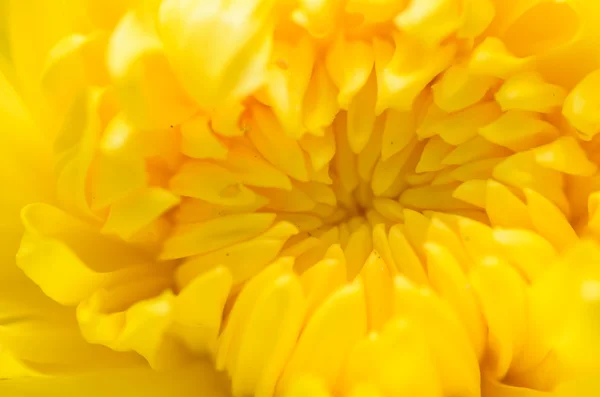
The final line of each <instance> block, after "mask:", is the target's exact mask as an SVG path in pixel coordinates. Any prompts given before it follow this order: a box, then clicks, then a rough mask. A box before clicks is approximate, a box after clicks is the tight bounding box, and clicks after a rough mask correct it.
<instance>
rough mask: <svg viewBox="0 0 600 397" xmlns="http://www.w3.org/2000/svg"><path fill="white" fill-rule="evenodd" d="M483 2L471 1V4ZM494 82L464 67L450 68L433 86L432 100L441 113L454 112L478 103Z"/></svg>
mask: <svg viewBox="0 0 600 397" xmlns="http://www.w3.org/2000/svg"><path fill="white" fill-rule="evenodd" d="M484 2H485V1H483V2H482V1H471V3H472V4H481V3H484ZM494 82H495V81H494V79H493V78H491V77H488V76H482V75H476V74H473V73H470V72H469V70H468V69H467V68H465V67H464V66H460V65H456V66H451V67H450V68H448V69H447V70H446V71H445V72H444V75H443V76H442V78H441V79H440V80H439V81H438V82H437V83H435V84H433V86H432V90H433V98H434V101H435V103H436V104H437V105H438V106H439V107H440V109H442V110H443V111H445V112H455V111H457V110H462V109H464V108H467V107H469V106H471V105H474V104H476V103H477V102H479V101H480V100H481V99H482V98H483V97H484V95H485V94H486V93H487V92H488V90H489V89H490V88H491V87H492V84H493V83H494Z"/></svg>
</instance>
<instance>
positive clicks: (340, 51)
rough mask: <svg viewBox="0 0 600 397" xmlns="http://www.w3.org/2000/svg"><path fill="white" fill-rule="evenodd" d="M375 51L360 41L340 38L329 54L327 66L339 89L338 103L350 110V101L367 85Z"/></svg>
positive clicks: (326, 59) (326, 60)
mask: <svg viewBox="0 0 600 397" xmlns="http://www.w3.org/2000/svg"><path fill="white" fill-rule="evenodd" d="M374 62H375V60H374V55H373V49H372V48H371V46H370V45H369V44H368V43H366V42H364V41H359V40H351V39H348V38H345V37H343V36H340V37H338V38H337V39H336V40H335V41H334V44H333V47H332V48H331V50H329V52H328V53H327V57H326V58H325V65H326V67H327V71H328V72H329V76H331V79H332V80H333V82H334V83H335V85H336V86H337V88H338V89H339V94H338V103H339V104H340V107H341V108H342V109H348V106H349V105H350V101H351V100H352V98H354V97H355V96H356V94H357V93H358V91H359V90H360V89H361V88H362V87H363V86H364V85H365V84H366V82H367V79H368V78H369V76H370V74H371V70H372V69H373V64H374Z"/></svg>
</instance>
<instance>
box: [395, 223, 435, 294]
mask: <svg viewBox="0 0 600 397" xmlns="http://www.w3.org/2000/svg"><path fill="white" fill-rule="evenodd" d="M403 229H406V227H405V226H403V225H395V226H392V228H391V229H390V232H389V242H390V249H391V252H392V257H393V258H394V261H395V263H396V266H397V267H398V270H399V271H400V274H403V275H404V276H406V277H408V278H409V279H410V280H412V281H413V282H415V283H417V284H428V281H427V276H426V273H425V270H424V268H423V264H422V263H421V260H420V259H419V257H418V256H417V255H416V253H415V251H414V249H413V248H412V247H411V246H410V244H409V242H408V240H407V238H406V232H405V230H403Z"/></svg>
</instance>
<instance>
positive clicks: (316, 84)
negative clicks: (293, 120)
mask: <svg viewBox="0 0 600 397" xmlns="http://www.w3.org/2000/svg"><path fill="white" fill-rule="evenodd" d="M339 110H340V109H339V105H338V102H337V89H336V87H335V85H334V84H333V81H332V79H331V77H329V74H328V73H327V69H326V68H325V65H324V63H317V64H316V65H315V68H314V69H313V74H312V77H311V79H310V82H309V84H308V87H307V88H306V94H305V95H304V106H303V114H304V125H305V126H306V128H307V129H308V131H309V132H312V133H315V132H316V131H318V130H321V129H324V128H327V127H328V126H330V125H331V123H332V122H333V119H334V118H335V115H336V114H337V112H338V111H339Z"/></svg>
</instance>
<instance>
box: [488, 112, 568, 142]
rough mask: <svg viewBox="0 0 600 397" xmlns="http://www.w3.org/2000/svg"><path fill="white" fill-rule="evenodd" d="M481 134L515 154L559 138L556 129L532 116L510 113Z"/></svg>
mask: <svg viewBox="0 0 600 397" xmlns="http://www.w3.org/2000/svg"><path fill="white" fill-rule="evenodd" d="M479 134H480V135H481V136H483V137H484V138H485V139H487V140H488V141H490V142H492V143H495V144H497V145H500V146H504V147H507V148H509V149H511V150H514V151H515V152H519V151H524V150H527V149H531V148H532V147H536V146H540V145H543V144H545V143H548V142H550V141H552V140H553V139H555V138H557V137H558V131H557V130H556V128H555V127H554V126H553V125H551V124H550V123H547V122H545V121H542V120H539V119H538V118H537V117H535V116H534V115H532V114H528V113H525V112H519V111H508V112H506V113H504V114H503V115H502V116H500V117H499V118H498V119H497V120H496V121H494V122H493V123H491V124H489V125H487V126H485V127H483V128H481V129H480V130H479Z"/></svg>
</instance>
